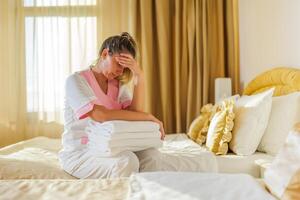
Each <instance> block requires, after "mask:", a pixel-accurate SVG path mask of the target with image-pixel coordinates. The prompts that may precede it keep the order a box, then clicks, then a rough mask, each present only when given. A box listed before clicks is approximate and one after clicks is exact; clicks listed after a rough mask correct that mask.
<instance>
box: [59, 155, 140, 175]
mask: <svg viewBox="0 0 300 200" xmlns="http://www.w3.org/2000/svg"><path fill="white" fill-rule="evenodd" d="M60 160H61V165H62V167H63V169H64V170H65V171H66V172H68V173H69V174H71V175H72V176H75V177H77V178H81V179H99V178H115V177H127V176H130V175H131V173H133V172H138V171H139V160H138V158H137V156H136V155H135V154H134V153H133V152H131V151H125V152H121V153H119V154H118V155H116V156H113V157H100V156H96V155H93V154H91V153H90V152H89V151H87V150H86V149H85V150H81V151H74V152H68V153H64V152H62V153H60Z"/></svg>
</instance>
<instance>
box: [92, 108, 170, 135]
mask: <svg viewBox="0 0 300 200" xmlns="http://www.w3.org/2000/svg"><path fill="white" fill-rule="evenodd" d="M87 115H88V116H89V117H90V118H92V119H93V120H95V121H98V122H104V121H110V120H127V121H153V122H156V123H158V124H159V126H160V132H161V139H163V138H164V137H165V131H164V128H163V123H162V122H161V121H159V120H158V119H157V118H155V117H154V116H153V115H151V114H148V113H144V112H135V111H130V110H109V109H106V108H105V107H104V106H99V105H94V108H93V110H92V111H90V112H89V113H87Z"/></svg>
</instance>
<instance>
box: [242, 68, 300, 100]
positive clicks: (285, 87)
mask: <svg viewBox="0 0 300 200" xmlns="http://www.w3.org/2000/svg"><path fill="white" fill-rule="evenodd" d="M272 87H275V91H274V94H273V96H281V95H286V94H289V93H292V92H296V91H300V69H296V68H291V67H278V68H274V69H271V70H269V71H266V72H264V73H262V74H260V75H258V76H257V77H256V78H254V79H253V80H252V81H251V82H250V83H249V84H248V85H247V87H246V88H245V89H244V93H243V94H244V95H252V94H257V93H260V92H263V91H265V90H268V89H270V88H272Z"/></svg>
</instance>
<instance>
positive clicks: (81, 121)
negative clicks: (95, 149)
mask: <svg viewBox="0 0 300 200" xmlns="http://www.w3.org/2000/svg"><path fill="white" fill-rule="evenodd" d="M135 57H136V43H135V41H134V40H133V38H132V37H131V36H130V35H129V34H128V33H126V32H125V33H122V34H121V35H116V36H112V37H109V38H107V39H106V40H105V41H104V42H103V44H102V46H101V48H100V51H99V58H98V59H97V62H96V64H95V65H93V66H91V67H90V68H89V69H86V70H83V71H80V72H76V73H74V74H72V75H71V76H69V77H68V78H67V81H66V86H65V87H66V97H65V126H64V128H65V130H64V133H63V136H62V143H63V150H61V151H60V153H59V160H60V163H61V165H62V167H63V169H64V170H65V171H66V172H68V173H69V174H71V175H73V176H75V177H77V178H108V177H120V176H129V175H130V174H131V173H132V172H138V170H139V161H138V158H137V157H136V155H135V154H134V153H133V152H130V151H127V152H123V153H120V154H118V155H117V156H114V157H109V158H107V157H105V158H104V157H99V156H95V155H92V154H91V153H90V152H89V151H88V150H87V148H86V144H87V143H88V138H87V134H86V133H85V131H84V130H85V128H86V126H87V125H88V119H93V120H95V121H98V122H103V121H109V120H135V121H139V120H143V121H145V120H147V121H154V122H157V123H159V125H160V132H161V139H163V138H164V135H165V133H164V128H163V125H162V123H161V122H160V121H159V120H158V119H157V118H155V117H154V116H153V115H151V114H148V113H145V112H144V96H145V94H144V93H145V91H144V75H143V71H142V70H141V68H140V67H139V65H138V63H137V62H136V60H135ZM132 82H134V93H132V92H130V91H131V90H130V89H128V88H130V87H127V86H130V83H132Z"/></svg>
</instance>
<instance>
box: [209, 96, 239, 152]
mask: <svg viewBox="0 0 300 200" xmlns="http://www.w3.org/2000/svg"><path fill="white" fill-rule="evenodd" d="M233 107H234V100H231V99H229V100H224V101H223V102H222V103H221V104H220V105H219V106H218V108H217V112H216V113H215V114H214V116H213V118H212V120H211V122H210V124H209V128H208V132H207V138H206V146H207V147H208V149H209V150H210V151H212V152H214V153H215V154H216V155H225V154H226V153H227V151H228V143H229V142H230V140H231V138H232V134H231V130H232V128H233V124H234V123H233V120H234V113H233Z"/></svg>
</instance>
